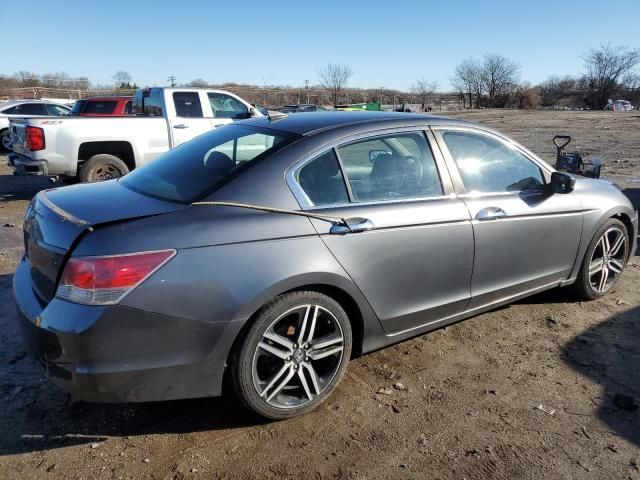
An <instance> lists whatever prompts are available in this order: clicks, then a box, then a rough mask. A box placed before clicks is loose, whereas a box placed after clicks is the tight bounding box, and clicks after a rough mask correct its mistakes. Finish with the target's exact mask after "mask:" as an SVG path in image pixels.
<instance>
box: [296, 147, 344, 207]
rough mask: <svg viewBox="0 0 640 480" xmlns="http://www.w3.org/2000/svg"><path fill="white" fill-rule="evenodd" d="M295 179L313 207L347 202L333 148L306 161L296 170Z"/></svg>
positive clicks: (342, 179)
mask: <svg viewBox="0 0 640 480" xmlns="http://www.w3.org/2000/svg"><path fill="white" fill-rule="evenodd" d="M296 181H297V182H298V183H299V184H300V186H301V187H302V189H303V190H304V192H305V194H306V195H307V197H308V198H309V200H310V201H311V203H312V204H313V206H315V207H328V206H331V205H340V204H344V203H348V202H349V195H348V194H347V187H346V185H345V183H344V177H343V176H342V171H341V170H340V163H339V162H338V157H337V156H336V154H335V152H334V151H333V149H332V150H329V151H328V152H326V153H324V154H322V155H320V156H319V157H317V158H315V159H313V160H311V161H310V162H309V163H306V164H305V165H304V166H303V167H302V168H301V169H300V170H298V171H297V172H296Z"/></svg>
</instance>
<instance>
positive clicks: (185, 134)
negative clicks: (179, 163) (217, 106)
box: [168, 90, 211, 148]
mask: <svg viewBox="0 0 640 480" xmlns="http://www.w3.org/2000/svg"><path fill="white" fill-rule="evenodd" d="M170 104H171V107H172V108H173V110H174V111H173V112H168V113H169V115H168V118H169V127H170V131H171V141H172V148H175V147H177V146H178V145H181V144H183V143H184V142H188V141H189V140H191V139H192V138H194V137H197V136H198V135H200V134H202V133H205V132H207V131H209V130H211V122H210V121H209V119H208V118H205V116H204V114H203V111H202V102H201V99H200V95H199V92H198V91H193V90H190V91H173V92H172V93H171V102H170Z"/></svg>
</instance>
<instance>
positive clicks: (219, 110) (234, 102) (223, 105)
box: [207, 93, 249, 119]
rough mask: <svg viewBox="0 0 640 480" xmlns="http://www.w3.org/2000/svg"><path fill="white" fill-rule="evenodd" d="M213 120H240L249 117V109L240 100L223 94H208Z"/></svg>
mask: <svg viewBox="0 0 640 480" xmlns="http://www.w3.org/2000/svg"><path fill="white" fill-rule="evenodd" d="M207 95H208V96H209V103H211V110H212V111H213V116H214V117H215V118H231V119H240V118H248V117H249V109H248V108H247V106H246V105H245V104H244V103H242V102H241V101H240V100H238V99H236V98H233V97H230V96H229V95H225V94H223V93H208V94H207Z"/></svg>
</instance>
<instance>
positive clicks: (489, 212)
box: [476, 207, 507, 221]
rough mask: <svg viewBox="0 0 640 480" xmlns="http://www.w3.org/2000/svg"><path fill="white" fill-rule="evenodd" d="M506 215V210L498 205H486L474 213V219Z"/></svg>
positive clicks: (496, 217)
mask: <svg viewBox="0 0 640 480" xmlns="http://www.w3.org/2000/svg"><path fill="white" fill-rule="evenodd" d="M506 216H507V212H505V211H504V210H503V209H501V208H500V207H487V208H483V209H482V210H480V211H479V212H478V213H477V214H476V220H480V221H484V220H496V219H498V218H503V217H506Z"/></svg>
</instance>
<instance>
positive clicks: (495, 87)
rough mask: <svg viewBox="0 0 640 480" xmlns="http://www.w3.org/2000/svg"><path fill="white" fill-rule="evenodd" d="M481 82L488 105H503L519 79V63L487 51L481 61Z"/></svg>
mask: <svg viewBox="0 0 640 480" xmlns="http://www.w3.org/2000/svg"><path fill="white" fill-rule="evenodd" d="M481 75H482V84H483V86H484V89H485V93H486V95H487V100H488V105H489V106H490V107H503V106H504V105H505V103H506V102H507V100H508V97H509V95H510V94H511V93H513V91H514V90H515V88H516V86H517V85H518V80H519V79H520V65H518V64H517V63H515V62H514V61H512V60H510V59H508V58H507V57H504V56H502V55H499V54H497V53H487V54H485V56H484V59H483V62H482V74H481Z"/></svg>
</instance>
